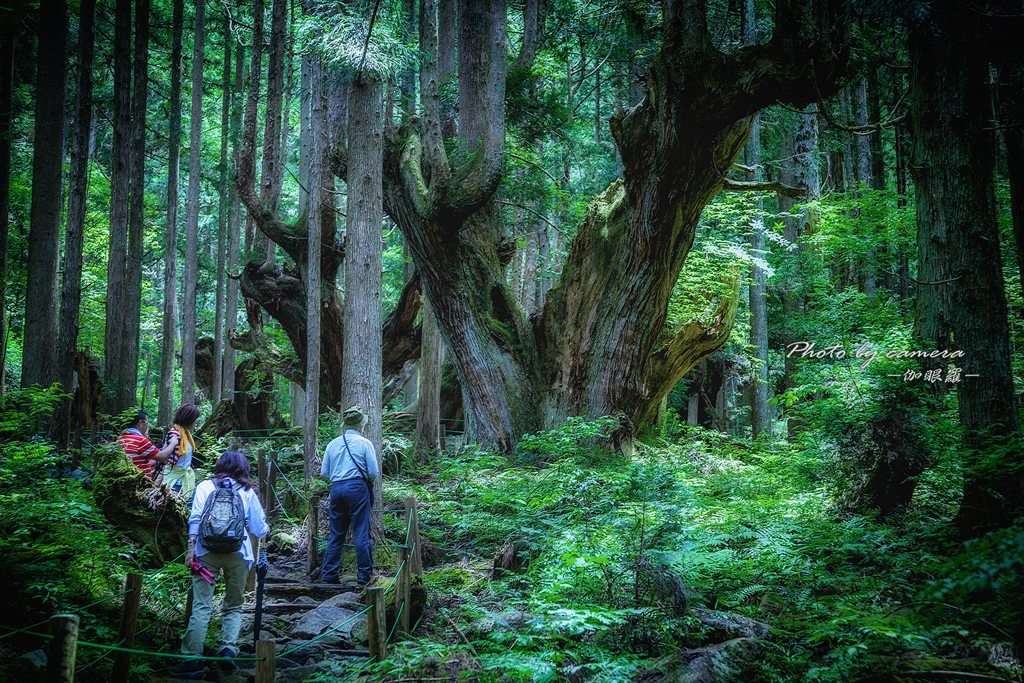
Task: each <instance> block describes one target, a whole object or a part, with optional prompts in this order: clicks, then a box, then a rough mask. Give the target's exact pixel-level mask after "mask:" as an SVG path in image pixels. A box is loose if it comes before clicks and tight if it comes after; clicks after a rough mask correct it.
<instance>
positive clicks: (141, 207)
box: [117, 0, 149, 409]
mask: <svg viewBox="0 0 1024 683" xmlns="http://www.w3.org/2000/svg"><path fill="white" fill-rule="evenodd" d="M134 62H135V64H134V67H133V68H134V77H135V84H134V90H133V93H132V150H131V158H132V162H131V176H130V180H129V183H128V185H129V188H128V192H129V200H128V201H129V206H128V260H127V261H126V262H125V306H126V307H127V309H128V317H127V319H126V320H125V332H126V334H125V336H124V339H123V342H122V343H123V345H124V346H123V350H122V352H121V356H122V358H123V359H124V368H125V371H124V373H122V375H121V383H120V384H119V385H118V398H117V403H118V405H121V406H124V407H127V408H131V407H133V406H135V405H137V402H138V393H139V340H140V337H141V335H140V333H139V331H140V324H141V319H142V234H143V231H144V229H145V218H146V216H145V212H146V102H147V100H148V93H149V0H135V58H134ZM147 369H148V366H147ZM122 409H123V408H122Z"/></svg>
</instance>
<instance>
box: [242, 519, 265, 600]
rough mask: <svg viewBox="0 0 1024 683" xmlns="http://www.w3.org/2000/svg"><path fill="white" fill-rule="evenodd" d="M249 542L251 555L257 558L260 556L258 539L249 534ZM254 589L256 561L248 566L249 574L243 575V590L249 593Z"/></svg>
mask: <svg viewBox="0 0 1024 683" xmlns="http://www.w3.org/2000/svg"><path fill="white" fill-rule="evenodd" d="M249 543H251V544H252V556H253V557H254V558H256V559H257V560H258V559H259V557H260V543H261V541H260V539H259V538H257V537H255V536H253V535H252V534H251V533H250V534H249ZM254 590H256V563H255V562H253V563H252V566H251V567H249V575H248V576H246V577H245V592H246V593H251V592H253V591H254Z"/></svg>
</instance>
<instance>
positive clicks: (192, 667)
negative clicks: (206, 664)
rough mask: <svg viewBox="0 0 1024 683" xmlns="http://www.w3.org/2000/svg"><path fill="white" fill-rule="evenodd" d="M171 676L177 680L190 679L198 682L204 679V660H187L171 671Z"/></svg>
mask: <svg viewBox="0 0 1024 683" xmlns="http://www.w3.org/2000/svg"><path fill="white" fill-rule="evenodd" d="M171 675H172V676H174V677H175V678H189V679H191V680H194V681H195V680H198V679H200V678H202V677H203V660H201V659H186V660H185V661H183V662H182V663H181V664H179V665H178V666H176V667H174V668H173V669H171Z"/></svg>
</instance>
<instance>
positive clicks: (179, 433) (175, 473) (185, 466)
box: [164, 403, 199, 498]
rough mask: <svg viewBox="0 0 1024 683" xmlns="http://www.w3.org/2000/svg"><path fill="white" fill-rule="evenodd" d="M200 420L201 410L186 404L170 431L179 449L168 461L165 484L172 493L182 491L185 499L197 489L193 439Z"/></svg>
mask: <svg viewBox="0 0 1024 683" xmlns="http://www.w3.org/2000/svg"><path fill="white" fill-rule="evenodd" d="M198 419H199V408H196V407H195V406H194V405H192V404H191V403H186V404H185V405H183V406H181V407H180V408H178V412H176V413H175V414H174V426H173V427H172V428H171V431H170V436H171V439H172V440H173V439H174V438H175V437H177V439H178V448H177V450H176V451H175V452H174V453H172V454H171V457H170V458H168V459H167V469H166V470H165V473H164V483H166V484H168V485H169V486H170V487H171V490H172V491H180V492H181V495H182V496H184V497H185V498H188V497H189V495H191V493H192V491H193V490H194V489H195V487H196V473H195V470H193V469H192V455H193V454H194V453H195V451H196V442H195V441H194V440H193V439H192V429H193V428H194V427H195V426H196V420H198Z"/></svg>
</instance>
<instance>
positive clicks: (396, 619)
mask: <svg viewBox="0 0 1024 683" xmlns="http://www.w3.org/2000/svg"><path fill="white" fill-rule="evenodd" d="M403 609H405V600H402V604H401V605H399V606H398V613H397V614H396V615H395V623H394V624H393V625H392V626H391V633H389V634H388V641H387V642H389V643H390V642H391V636H393V635H395V629H396V628H398V620H399V618H400V617H401V616H402V610H403Z"/></svg>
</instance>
